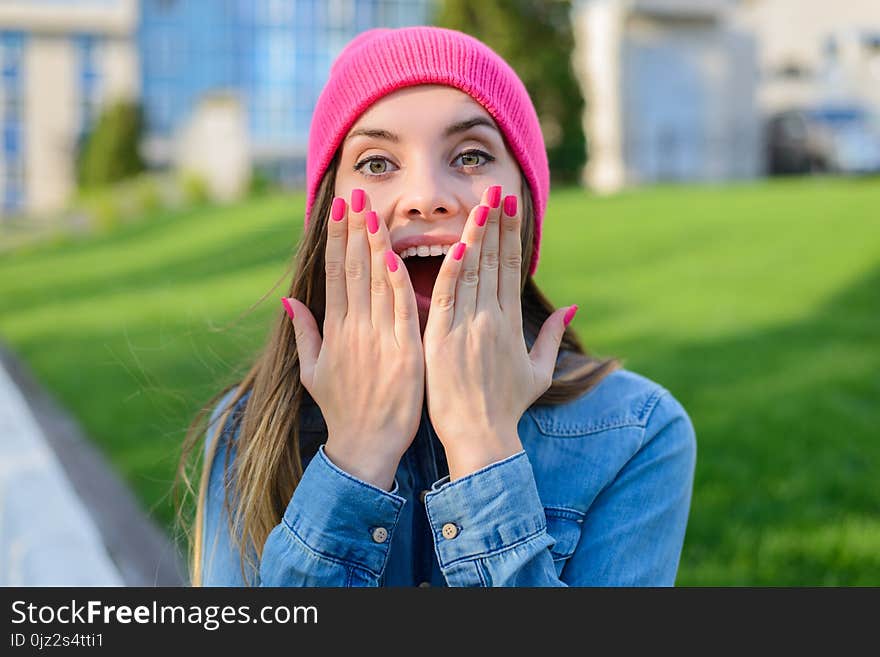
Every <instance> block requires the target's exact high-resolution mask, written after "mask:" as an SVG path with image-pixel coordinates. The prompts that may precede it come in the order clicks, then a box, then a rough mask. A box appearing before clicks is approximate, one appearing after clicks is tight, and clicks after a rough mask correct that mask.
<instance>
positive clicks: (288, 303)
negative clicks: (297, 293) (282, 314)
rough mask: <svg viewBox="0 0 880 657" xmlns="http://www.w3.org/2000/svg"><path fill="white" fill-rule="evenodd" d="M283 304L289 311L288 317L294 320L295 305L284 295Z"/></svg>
mask: <svg viewBox="0 0 880 657" xmlns="http://www.w3.org/2000/svg"><path fill="white" fill-rule="evenodd" d="M281 305H283V306H284V310H286V311H287V315H288V317H290V319H291V320H293V318H294V314H293V307H292V306H291V305H290V301H288V300H287V299H285V298H284V297H281Z"/></svg>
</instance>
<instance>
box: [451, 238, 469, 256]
mask: <svg viewBox="0 0 880 657" xmlns="http://www.w3.org/2000/svg"><path fill="white" fill-rule="evenodd" d="M466 247H467V244H465V243H464V242H459V243H458V244H456V245H455V246H454V247H453V249H452V257H453V258H455V259H456V260H461V257H462V256H463V255H464V250H465V248H466Z"/></svg>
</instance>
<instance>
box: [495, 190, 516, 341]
mask: <svg viewBox="0 0 880 657" xmlns="http://www.w3.org/2000/svg"><path fill="white" fill-rule="evenodd" d="M501 207H502V210H503V211H502V213H501V228H500V233H501V235H500V239H501V246H500V253H499V256H498V266H499V268H500V273H499V276H498V286H499V289H498V301H499V303H500V304H501V312H502V313H503V314H504V316H505V317H506V318H507V319H508V321H509V322H510V325H511V326H514V327H522V300H521V299H520V280H521V279H522V237H521V236H520V231H521V230H522V214H521V212H520V207H519V203H518V202H517V197H516V196H514V195H510V196H507V197H505V199H504V202H503V203H502V204H501Z"/></svg>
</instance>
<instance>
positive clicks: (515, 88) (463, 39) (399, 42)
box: [305, 26, 550, 274]
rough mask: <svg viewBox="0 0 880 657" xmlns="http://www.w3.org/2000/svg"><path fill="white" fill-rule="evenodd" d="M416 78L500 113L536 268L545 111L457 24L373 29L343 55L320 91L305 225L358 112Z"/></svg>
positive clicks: (546, 185) (543, 201)
mask: <svg viewBox="0 0 880 657" xmlns="http://www.w3.org/2000/svg"><path fill="white" fill-rule="evenodd" d="M417 84H444V85H447V86H450V87H455V88H457V89H460V90H462V91H464V92H465V93H467V94H468V95H470V96H472V97H473V98H474V100H476V101H477V102H478V103H480V105H482V106H483V107H484V108H485V109H486V111H487V112H488V113H489V114H490V115H491V116H492V118H494V119H495V122H496V123H497V124H498V127H499V128H500V129H501V132H502V133H503V134H504V137H505V138H506V140H507V143H508V145H509V147H510V149H511V151H512V152H513V154H514V156H515V157H516V159H517V161H518V162H519V165H520V167H521V168H522V171H523V174H524V175H525V177H526V180H528V182H529V188H530V191H531V194H532V199H533V201H534V209H535V237H534V250H533V251H532V258H531V266H530V269H529V273H530V274H534V273H535V270H536V269H537V268H538V252H539V251H540V244H541V223H542V221H543V218H544V209H545V207H546V206H547V194H548V192H549V190H550V170H549V167H548V165H547V151H546V149H545V147H544V138H543V136H542V134H541V126H540V124H539V123H538V115H537V113H536V112H535V107H534V105H532V101H531V98H529V94H528V92H527V91H526V88H525V86H524V85H523V83H522V80H520V79H519V77H518V76H517V74H516V73H515V72H514V70H513V69H512V68H511V67H510V65H509V64H508V63H507V62H505V61H504V60H503V59H502V58H501V57H500V56H499V55H498V54H497V53H496V52H495V51H493V50H492V49H490V48H489V47H488V46H487V45H486V44H484V43H482V42H481V41H478V40H477V39H475V38H474V37H472V36H469V35H467V34H464V33H463V32H458V31H456V30H449V29H445V28H440V27H429V26H416V27H403V28H398V29H387V28H377V29H372V30H367V31H366V32H361V33H360V34H358V35H357V36H356V37H355V38H354V39H352V40H351V41H350V42H349V43H348V45H346V47H345V48H344V49H343V51H342V52H341V53H340V54H339V56H338V57H337V58H336V61H335V62H334V63H333V66H332V67H331V69H330V79H329V80H328V81H327V84H326V85H325V86H324V89H323V91H322V92H321V95H320V96H319V97H318V102H317V105H316V106H315V112H314V115H313V117H312V125H311V128H310V130H309V152H308V159H307V161H306V184H307V196H306V216H305V224H306V226H308V222H309V214H310V213H311V210H312V205H313V204H314V202H315V196H316V195H317V191H318V185H319V184H320V181H321V177H322V176H323V175H324V172H325V171H326V170H327V166H328V165H329V164H330V160H331V159H332V158H333V155H334V153H335V152H336V149H337V148H338V147H339V144H340V143H341V142H342V140H343V139H344V138H345V135H346V134H348V131H349V130H350V129H351V126H353V125H354V123H355V122H356V121H357V119H358V117H360V116H361V114H363V113H364V112H365V111H366V110H367V109H368V108H369V107H370V105H372V104H373V103H374V102H376V101H377V100H378V99H379V98H382V97H383V96H385V95H387V94H389V93H391V92H393V91H396V90H397V89H401V88H403V87H410V86H414V85H417Z"/></svg>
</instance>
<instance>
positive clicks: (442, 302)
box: [435, 294, 455, 310]
mask: <svg viewBox="0 0 880 657" xmlns="http://www.w3.org/2000/svg"><path fill="white" fill-rule="evenodd" d="M435 305H436V306H437V307H438V308H439V309H440V310H451V309H452V307H453V306H454V305H455V297H454V296H453V295H451V294H440V295H438V296H437V300H436V302H435Z"/></svg>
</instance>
